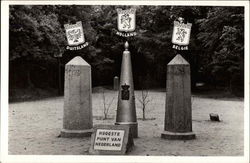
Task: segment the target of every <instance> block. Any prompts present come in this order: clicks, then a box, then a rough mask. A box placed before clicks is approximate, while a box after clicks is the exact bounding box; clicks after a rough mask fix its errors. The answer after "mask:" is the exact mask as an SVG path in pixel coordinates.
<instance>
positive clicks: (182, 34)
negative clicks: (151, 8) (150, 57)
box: [172, 21, 192, 50]
mask: <svg viewBox="0 0 250 163" xmlns="http://www.w3.org/2000/svg"><path fill="white" fill-rule="evenodd" d="M191 27H192V24H191V23H187V24H184V23H180V22H178V21H174V29H173V36H172V43H173V44H176V45H180V46H186V47H187V45H188V44H189V39H190V33H191ZM179 50H182V49H179ZM183 50H186V49H183Z"/></svg>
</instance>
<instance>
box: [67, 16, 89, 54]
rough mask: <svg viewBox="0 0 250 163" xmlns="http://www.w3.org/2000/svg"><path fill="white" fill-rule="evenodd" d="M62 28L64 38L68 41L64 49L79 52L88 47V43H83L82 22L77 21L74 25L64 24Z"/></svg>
mask: <svg viewBox="0 0 250 163" xmlns="http://www.w3.org/2000/svg"><path fill="white" fill-rule="evenodd" d="M64 28H65V30H66V36H67V41H68V46H67V47H66V49H69V50H80V49H82V48H84V47H86V46H88V42H85V38H84V33H83V28H82V22H81V21H78V22H76V24H71V25H70V24H65V25H64Z"/></svg>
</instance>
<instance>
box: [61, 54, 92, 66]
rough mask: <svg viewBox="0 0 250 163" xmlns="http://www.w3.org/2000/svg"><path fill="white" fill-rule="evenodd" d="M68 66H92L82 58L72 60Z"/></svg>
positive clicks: (77, 57)
mask: <svg viewBox="0 0 250 163" xmlns="http://www.w3.org/2000/svg"><path fill="white" fill-rule="evenodd" d="M66 65H75V66H90V65H89V64H88V62H86V61H85V60H84V59H82V57H80V56H76V57H75V58H73V59H71V60H70V61H69V62H68V63H67V64H66Z"/></svg>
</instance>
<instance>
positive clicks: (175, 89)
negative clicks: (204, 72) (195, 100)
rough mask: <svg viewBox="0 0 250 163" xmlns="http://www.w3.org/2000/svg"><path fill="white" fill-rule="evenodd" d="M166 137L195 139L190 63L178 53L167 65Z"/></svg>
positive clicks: (163, 136) (163, 134) (164, 135)
mask: <svg viewBox="0 0 250 163" xmlns="http://www.w3.org/2000/svg"><path fill="white" fill-rule="evenodd" d="M166 87H167V88H166V91H167V92H166V105H165V109H166V111H165V124H164V131H163V133H162V134H161V137H162V138H165V139H194V138H195V134H194V133H193V132H192V109H191V82H190V65H189V63H188V62H187V61H186V60H185V59H184V58H183V57H182V56H181V55H180V54H177V55H176V56H175V57H174V59H172V60H171V61H170V62H169V63H168V65H167V85H166Z"/></svg>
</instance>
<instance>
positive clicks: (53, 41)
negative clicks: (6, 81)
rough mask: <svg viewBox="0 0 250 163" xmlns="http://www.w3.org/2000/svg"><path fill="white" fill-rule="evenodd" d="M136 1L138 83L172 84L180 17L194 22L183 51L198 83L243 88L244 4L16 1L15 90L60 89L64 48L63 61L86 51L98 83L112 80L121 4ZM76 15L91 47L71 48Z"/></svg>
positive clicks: (117, 63) (119, 45) (12, 54)
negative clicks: (69, 31) (170, 66)
mask: <svg viewBox="0 0 250 163" xmlns="http://www.w3.org/2000/svg"><path fill="white" fill-rule="evenodd" d="M131 7H135V8H136V32H137V36H135V37H133V38H128V40H129V42H130V51H131V54H132V62H133V73H134V81H135V87H136V88H141V87H142V86H143V87H144V86H146V87H163V86H165V81H166V65H167V63H168V62H169V61H170V60H171V59H172V58H173V57H174V56H175V55H176V53H177V52H176V51H175V50H174V49H172V44H171V37H172V30H173V21H174V20H176V19H177V18H178V17H180V16H181V17H183V18H185V21H186V22H190V23H192V31H191V39H190V45H189V49H190V50H188V51H186V52H180V53H181V54H182V55H183V56H184V57H185V58H186V59H187V60H188V61H189V63H190V65H191V78H192V86H193V87H194V86H195V83H196V82H204V83H206V84H210V85H214V86H223V87H225V88H229V90H230V91H231V92H234V91H237V90H238V91H239V90H241V91H243V90H244V88H243V86H244V8H243V7H211V6H210V7H205V6H203V7H199V6H90V5H89V6H79V5H34V6H30V5H25V6H24V5H12V6H10V18H9V20H10V21H9V23H10V26H9V27H10V28H9V29H10V30H9V36H10V37H9V39H10V47H9V52H10V53H9V60H10V90H12V89H14V88H34V87H37V88H56V87H57V81H58V77H57V73H58V69H57V68H58V67H57V66H58V65H57V64H58V63H57V60H56V58H55V57H54V55H57V54H63V57H62V58H61V62H62V66H61V67H62V68H63V67H64V64H66V63H67V62H68V61H69V60H70V59H72V58H73V57H74V56H76V55H80V56H82V57H83V58H84V59H85V60H86V61H87V62H88V63H90V65H91V66H92V81H93V85H94V86H97V85H107V84H112V81H113V77H114V76H119V75H120V64H121V56H122V52H123V50H124V47H123V44H124V41H125V39H124V38H122V37H119V36H117V35H116V34H115V32H114V31H115V30H116V29H117V24H116V22H117V20H116V19H117V12H116V9H117V8H123V9H126V8H131ZM77 21H82V23H83V30H84V34H85V39H86V40H87V41H88V42H89V46H88V47H86V48H84V49H82V50H79V51H67V50H66V49H65V47H66V45H67V41H66V35H65V30H64V24H67V23H70V24H71V23H76V22H77ZM62 75H63V71H62ZM61 80H63V77H62V79H61Z"/></svg>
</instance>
